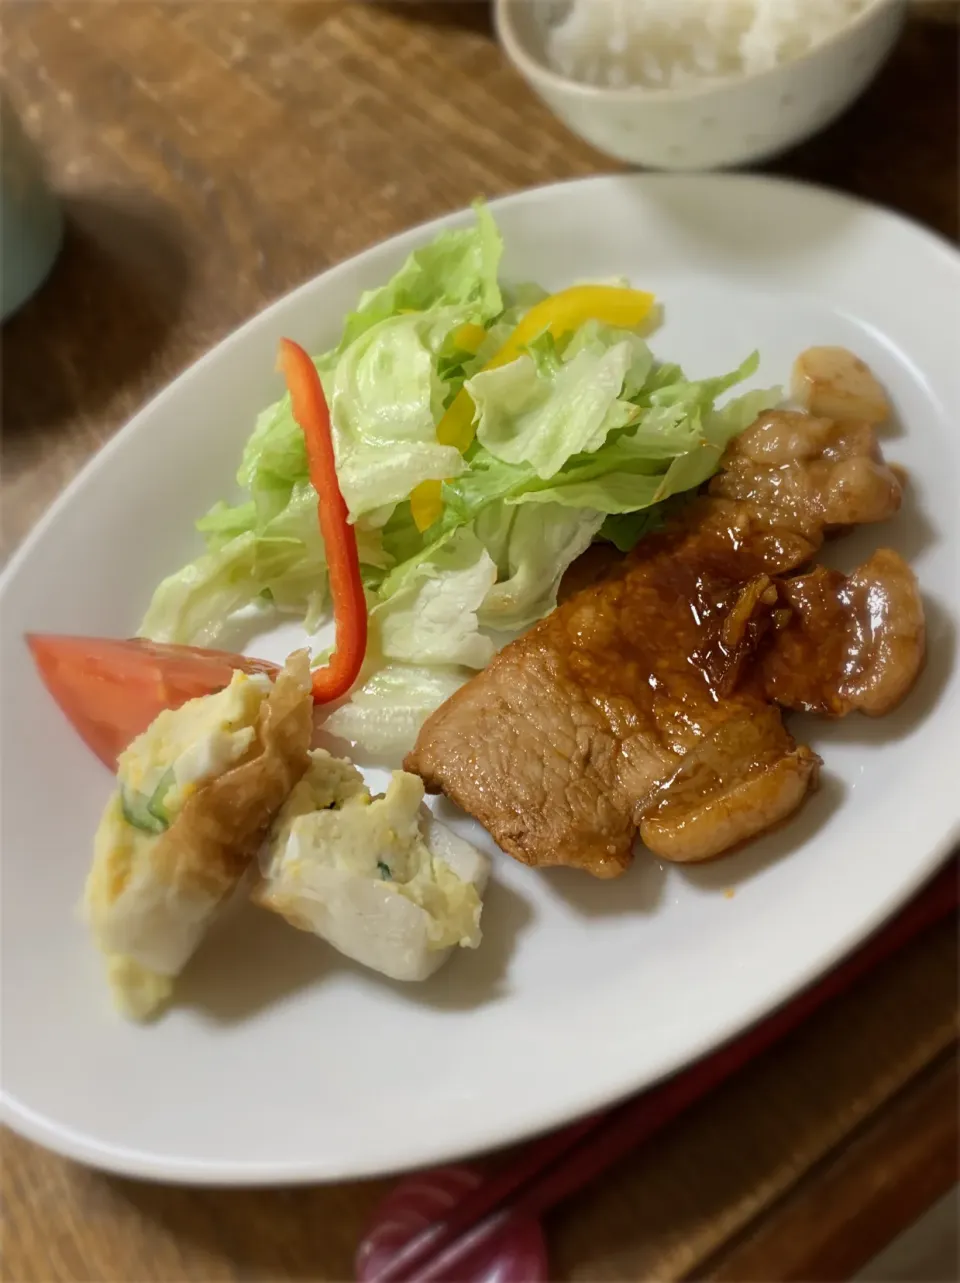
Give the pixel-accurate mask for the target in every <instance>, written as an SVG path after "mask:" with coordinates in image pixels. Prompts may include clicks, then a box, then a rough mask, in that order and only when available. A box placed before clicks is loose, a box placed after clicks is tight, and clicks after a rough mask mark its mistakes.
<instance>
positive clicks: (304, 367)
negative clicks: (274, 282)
mask: <svg viewBox="0 0 960 1283" xmlns="http://www.w3.org/2000/svg"><path fill="white" fill-rule="evenodd" d="M279 367H280V370H281V371H282V373H283V376H284V378H285V379H286V381H287V388H288V389H289V392H290V400H291V402H292V405H293V417H294V418H295V419H296V421H297V423H298V424H299V425H300V427H301V428H302V429H303V436H304V440H305V441H306V445H307V465H308V469H309V473H310V483H311V485H312V486H313V488H314V490H316V492H317V496H318V504H317V506H318V510H319V514H320V531H321V533H322V535H323V542H324V546H325V548H326V553H327V566H328V568H329V571H330V595H331V596H332V597H333V619H334V624H335V627H336V643H335V646H334V651H333V654H332V655H331V657H330V662H329V663H328V664H327V665H325V667H323V668H318V669H316V670H315V672H314V674H313V699H314V702H315V703H317V704H326V703H329V702H330V700H334V699H339V698H340V696H341V695H345V694H346V693H347V691H348V690H349V689H350V687H351V686H352V685H353V683H354V682H355V681H356V680H357V677H358V676H359V674H360V668H361V666H362V664H363V657H364V655H365V654H366V650H367V602H366V598H365V597H364V595H363V582H362V580H361V578H360V557H359V555H358V553H357V537H356V535H355V533H354V530H353V527H352V526H351V525H350V523H349V521H348V520H347V505H346V504H345V503H344V501H343V495H342V494H341V492H340V482H339V481H338V480H337V464H336V459H335V458H334V453H333V437H332V435H331V431H330V411H329V409H328V407H327V399H326V397H325V396H324V394H323V386H322V384H321V383H320V375H319V374H318V373H317V367H316V366H315V365H314V363H313V362H312V361H311V359H310V357H309V356H308V355H307V353H306V352H305V351H304V350H303V348H302V347H300V345H299V344H297V343H294V342H292V341H291V340H290V339H281V340H280V357H279Z"/></svg>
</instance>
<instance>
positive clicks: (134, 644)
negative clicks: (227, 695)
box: [27, 633, 279, 771]
mask: <svg viewBox="0 0 960 1283" xmlns="http://www.w3.org/2000/svg"><path fill="white" fill-rule="evenodd" d="M27 645H28V646H29V647H30V650H31V652H32V654H33V658H34V661H35V663H36V665H37V668H38V669H39V671H40V676H41V677H42V678H43V683H44V685H45V686H46V688H47V690H48V691H49V692H50V694H51V695H52V696H53V698H54V699H55V700H56V701H57V703H58V704H59V705H60V708H61V709H62V710H63V712H64V714H65V716H66V717H67V718H68V719H69V721H70V723H71V725H72V726H73V728H74V730H75V731H76V732H77V734H78V735H79V736H80V738H81V739H82V740H83V741H84V743H85V744H86V745H87V747H88V748H90V749H92V750H93V752H94V753H96V755H97V757H99V759H100V761H101V762H103V763H104V765H105V766H108V767H109V768H110V770H111V771H113V770H115V769H116V765H117V757H118V755H119V754H120V753H122V752H123V750H124V749H125V748H126V747H127V745H128V744H129V743H130V741H131V740H133V739H135V738H136V737H137V736H138V735H139V734H140V733H141V731H145V730H146V729H147V727H148V726H149V725H150V723H151V722H152V721H153V719H154V718H155V717H156V716H157V715H158V714H159V713H161V712H162V711H163V710H164V709H165V708H179V707H180V705H181V704H185V703H186V702H187V700H188V699H194V698H195V697H196V696H198V695H212V694H213V693H214V692H215V691H219V690H223V688H224V687H225V686H227V685H229V683H230V679H231V677H232V676H233V672H234V669H237V668H240V669H242V670H243V671H244V672H245V673H268V674H269V675H270V676H275V675H276V674H277V673H278V672H279V667H278V665H276V664H271V663H268V662H267V660H264V659H248V658H247V657H246V656H245V655H234V654H231V652H230V651H226V650H206V649H204V648H202V647H200V646H172V645H166V644H163V643H158V642H151V641H146V640H144V639H142V638H134V639H132V640H130V641H117V640H115V639H112V638H106V637H69V636H55V635H53V634H49V633H30V634H28V635H27Z"/></svg>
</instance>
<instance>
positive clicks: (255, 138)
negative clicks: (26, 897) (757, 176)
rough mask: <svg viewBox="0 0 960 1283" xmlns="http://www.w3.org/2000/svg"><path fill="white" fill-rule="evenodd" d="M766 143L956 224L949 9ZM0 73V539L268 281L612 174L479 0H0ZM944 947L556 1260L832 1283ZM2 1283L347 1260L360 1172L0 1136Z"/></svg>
mask: <svg viewBox="0 0 960 1283" xmlns="http://www.w3.org/2000/svg"><path fill="white" fill-rule="evenodd" d="M922 8H923V10H924V11H925V12H922V13H919V14H918V15H917V16H914V17H913V18H912V20H911V22H910V24H909V27H908V29H907V31H906V33H905V35H904V38H903V41H902V44H901V45H900V47H899V49H898V50H897V52H896V54H895V55H894V57H893V59H892V61H891V62H890V64H889V65H888V67H887V69H886V70H885V71H884V73H883V74H882V76H881V78H880V80H879V81H878V82H877V84H876V85H875V86H874V88H873V89H872V90H871V91H870V92H869V93H868V94H867V96H866V97H865V98H864V99H862V100H861V102H860V103H859V104H858V105H857V106H856V107H854V109H853V110H852V111H851V112H850V113H849V114H848V115H847V116H846V117H845V118H844V119H843V120H842V121H841V122H840V123H839V124H837V125H836V126H834V127H833V128H832V129H831V130H830V131H828V132H827V133H826V134H824V135H823V136H821V137H820V138H818V139H816V140H814V141H813V142H811V143H808V144H807V145H805V146H803V147H802V148H800V149H798V150H797V151H795V152H793V153H792V154H790V155H789V156H787V157H785V158H784V159H783V160H781V161H779V162H778V163H777V164H776V165H775V166H774V167H773V168H774V169H775V170H776V171H777V172H780V173H786V174H792V175H797V176H801V177H804V178H810V179H814V180H816V181H819V182H824V183H828V184H831V185H834V186H837V187H841V188H844V189H846V190H848V191H852V192H856V193H857V194H859V195H862V196H866V197H869V198H871V199H874V200H878V201H881V202H883V203H885V204H888V205H892V206H894V207H896V208H899V209H901V210H903V211H904V212H905V213H907V214H909V215H911V216H912V217H914V218H917V219H919V220H920V221H922V222H924V223H926V224H928V225H929V226H931V227H933V228H935V229H936V230H938V231H939V232H941V233H943V234H945V235H947V236H951V237H955V236H956V234H957V191H958V188H957V133H956V114H955V113H956V85H957V46H956V39H955V33H954V30H953V29H952V28H951V27H950V26H949V25H945V23H944V18H945V17H946V19H947V20H949V16H950V14H949V10H950V9H951V6H944V5H932V6H922ZM3 38H4V45H5V65H6V77H7V85H8V88H9V91H10V93H11V96H12V97H13V98H14V101H15V103H16V104H17V106H18V107H19V108H20V110H21V112H22V114H23V116H24V118H25V122H26V124H27V127H28V128H29V130H30V131H31V132H32V133H33V134H34V135H35V136H36V137H37V138H38V139H39V140H40V142H41V145H42V147H43V148H44V150H45V152H46V154H47V155H48V157H49V159H50V164H51V169H52V172H53V175H54V177H55V180H56V183H57V185H58V187H59V189H60V190H61V191H62V192H63V194H64V197H65V200H66V206H67V210H68V216H69V225H68V231H67V238H66V245H65V248H64V252H63V256H62V259H61V261H60V263H59V265H58V267H57V269H56V272H55V274H54V276H53V277H52V278H51V280H50V282H49V283H48V285H47V287H46V288H45V289H44V291H43V292H42V293H41V294H40V295H39V296H38V297H37V298H36V299H35V300H34V301H33V302H32V303H30V304H29V305H28V306H27V307H26V308H25V309H24V310H23V311H22V312H21V313H20V314H19V315H18V316H17V317H15V318H14V319H13V320H12V321H11V322H10V323H9V324H8V325H7V326H6V327H5V329H4V333H3V340H4V350H3V356H4V385H3V426H4V437H3V489H2V497H3V527H4V540H5V546H6V548H7V549H8V550H9V548H11V547H12V546H13V545H14V544H16V543H17V542H18V541H19V539H20V538H21V537H22V536H23V534H24V533H25V532H26V531H27V530H28V529H29V528H30V526H31V525H32V524H33V522H34V521H35V520H36V518H37V516H38V515H39V514H40V512H41V511H42V510H43V509H44V508H45V507H46V505H47V504H48V503H49V501H50V499H51V498H52V496H53V495H54V494H55V493H56V492H57V491H58V490H59V489H60V488H61V487H62V485H63V484H64V483H65V482H66V481H67V479H68V478H69V477H70V476H71V475H72V474H73V473H74V472H75V471H76V470H77V469H78V468H79V467H80V466H81V464H82V463H83V462H84V461H85V460H86V459H87V458H88V456H89V455H90V453H91V452H92V451H93V450H94V449H95V448H96V447H97V446H98V445H100V444H101V443H102V442H103V441H104V440H105V439H106V438H107V437H108V436H109V435H110V433H111V432H113V431H114V430H115V429H116V428H117V427H118V426H120V425H121V424H122V423H123V422H124V421H125V420H126V419H127V418H128V417H129V415H130V413H131V412H132V411H133V410H134V409H135V408H136V407H137V406H139V405H140V404H141V403H142V402H143V400H144V399H145V398H146V397H147V396H148V395H149V394H151V393H152V392H153V391H154V390H155V389H157V388H158V387H159V386H161V385H162V384H163V383H165V382H166V381H167V380H168V379H170V378H171V377H172V376H173V375H174V374H176V373H177V372H178V371H179V370H181V369H182V368H183V367H184V366H185V365H186V364H187V363H188V362H190V361H191V360H193V359H194V358H195V357H196V356H197V355H198V354H199V353H200V352H201V351H203V350H204V349H205V348H206V347H208V346H209V345H210V344H211V343H213V342H214V341H215V340H217V339H218V338H219V337H221V336H222V335H223V334H225V333H227V332H228V331H229V330H230V329H232V328H233V327H234V326H235V325H236V324H237V323H238V322H239V321H241V320H243V319H244V318H245V317H246V316H247V315H249V314H250V312H252V311H253V310H255V309H256V308H258V307H260V306H261V305H262V304H263V303H264V302H266V301H267V300H268V299H270V298H273V297H275V296H276V295H278V294H280V293H281V292H283V291H285V290H286V289H288V288H290V287H291V286H293V285H295V284H297V283H298V282H300V281H302V280H303V279H305V278H306V277H309V276H311V275H313V274H314V273H316V272H318V271H320V270H322V269H323V268H324V267H326V266H328V265H329V264H331V263H334V262H337V261H338V260H340V259H343V258H345V257H346V256H348V255H350V254H353V253H355V252H356V251H358V250H361V249H363V248H364V247H365V246H367V245H369V244H371V243H372V242H374V241H376V240H378V239H380V238H382V237H384V236H387V235H390V234H391V233H393V232H396V231H398V230H400V229H401V228H405V227H408V226H410V225H411V224H414V223H417V222H420V221H421V220H423V219H425V218H428V217H431V216H433V215H436V214H439V213H441V212H443V211H445V210H451V209H455V208H457V207H459V206H462V205H464V204H465V203H466V202H467V201H469V200H470V199H471V198H472V197H473V196H474V195H476V194H477V193H479V192H483V193H485V194H487V195H489V196H495V195H498V194H500V193H502V192H508V191H513V190H515V189H517V188H520V187H526V186H529V185H532V184H536V183H540V182H545V181H549V180H552V179H557V178H567V177H577V176H580V175H584V174H590V173H594V172H597V171H601V170H609V169H611V168H614V166H613V165H612V164H611V163H610V162H608V161H607V160H605V159H604V158H603V157H601V156H599V155H598V154H597V153H595V152H594V151H592V150H591V149H590V148H589V147H587V146H586V145H585V144H583V143H580V142H578V141H577V140H576V139H575V138H573V137H572V136H571V135H570V134H568V133H567V132H566V130H565V129H564V128H563V127H562V126H561V125H560V124H559V123H558V122H557V121H556V120H554V118H553V117H552V116H551V115H550V114H549V113H548V112H547V110H546V109H545V108H544V107H543V106H541V105H540V104H539V103H538V102H537V101H536V100H535V99H534V98H533V97H532V96H531V94H530V93H529V92H528V91H527V89H526V88H525V87H524V85H523V84H522V83H521V81H520V80H519V79H518V78H517V76H516V75H515V74H514V73H513V71H512V70H511V69H510V67H509V66H508V65H507V64H506V62H505V61H504V60H503V59H502V58H501V56H500V55H499V53H498V51H497V48H496V45H495V44H494V42H493V40H492V38H491V35H490V30H489V16H488V11H487V8H486V6H485V5H482V4H472V3H451V4H442V5H432V6H424V5H418V4H364V5H360V4H344V3H339V2H338V0H327V2H325V3H299V4H281V3H260V4H257V5H255V6H254V5H250V6H247V5H244V4H242V3H229V4H227V3H208V4H167V3H160V4H150V3H137V4H124V3H108V2H98V0H95V2H93V3H87V2H86V0H69V2H66V0H65V2H64V3H49V2H48V3H17V2H16V0H13V2H10V0H8V3H7V4H6V5H5V6H4V23H3ZM957 973H958V954H957V940H956V929H955V924H953V923H947V924H944V925H943V926H942V927H941V928H939V929H937V930H935V931H932V932H931V933H929V935H928V936H926V937H925V938H924V939H923V940H921V941H920V942H919V943H917V944H915V945H914V946H913V947H912V948H910V949H909V950H908V951H907V952H906V953H905V954H904V955H903V956H902V957H900V958H899V959H897V961H896V962H895V963H892V964H890V965H888V966H886V967H884V968H883V970H882V971H880V972H879V973H877V974H876V975H875V976H874V977H872V978H871V979H870V980H869V981H868V982H866V983H865V984H863V985H862V986H860V988H859V989H857V990H856V991H855V992H854V993H852V994H850V995H849V996H848V997H846V998H845V999H843V1000H841V1001H840V1002H838V1003H836V1004H834V1005H833V1006H832V1007H831V1008H829V1009H828V1010H826V1011H824V1012H823V1013H822V1014H821V1015H820V1016H819V1017H817V1018H816V1019H815V1020H813V1021H812V1022H811V1023H810V1024H809V1026H808V1027H806V1028H805V1029H804V1030H803V1031H802V1033H800V1034H798V1035H796V1036H794V1037H793V1038H792V1039H790V1041H789V1042H788V1043H786V1044H784V1045H783V1046H782V1047H780V1048H778V1049H777V1050H776V1051H775V1052H773V1053H772V1054H770V1055H767V1056H765V1057H764V1058H763V1059H762V1060H760V1061H758V1062H756V1063H755V1064H754V1065H753V1066H752V1067H751V1068H750V1069H749V1070H748V1071H747V1072H746V1073H744V1074H742V1075H741V1076H740V1077H739V1078H738V1079H737V1080H736V1081H735V1082H733V1083H731V1084H729V1085H728V1086H726V1087H724V1088H723V1089H722V1090H720V1091H718V1092H717V1093H716V1094H715V1095H714V1096H713V1097H712V1098H711V1099H710V1100H708V1101H707V1102H706V1103H704V1104H703V1105H702V1106H701V1107H699V1108H698V1109H696V1110H695V1111H694V1112H692V1113H691V1114H690V1115H689V1116H688V1117H687V1118H685V1119H683V1120H682V1121H681V1122H680V1123H678V1124H677V1125H675V1126H673V1127H672V1128H670V1129H669V1130H668V1131H667V1132H666V1133H664V1134H663V1135H662V1136H661V1137H660V1138H659V1139H658V1140H657V1141H656V1142H655V1143H654V1144H652V1145H650V1146H649V1147H647V1148H646V1149H645V1150H644V1151H643V1152H642V1153H640V1154H638V1155H636V1156H635V1157H633V1158H632V1159H631V1160H630V1161H629V1162H627V1163H624V1164H623V1165H621V1167H620V1168H618V1169H617V1170H616V1171H615V1172H614V1173H612V1174H610V1175H609V1176H608V1177H607V1178H606V1179H604V1180H602V1181H600V1182H599V1183H598V1184H597V1185H596V1186H594V1188H592V1189H591V1190H590V1191H588V1192H587V1193H585V1194H583V1195H582V1196H580V1197H579V1198H577V1199H576V1200H574V1201H573V1202H571V1203H570V1204H569V1205H568V1206H565V1207H563V1208H561V1209H560V1210H559V1211H558V1213H557V1214H556V1215H555V1216H554V1217H553V1219H552V1221H551V1223H550V1225H549V1234H550V1240H551V1248H552V1258H553V1263H554V1276H555V1277H556V1278H558V1279H584V1280H586V1279H589V1280H601V1279H641V1278H642V1279H655V1280H669V1279H679V1278H687V1277H698V1278H700V1277H702V1278H725V1279H737V1280H744V1279H758V1280H759V1279H832V1278H840V1277H843V1276H844V1275H845V1274H847V1273H849V1272H850V1271H851V1270H852V1269H854V1268H855V1267H856V1266H857V1265H858V1264H859V1263H860V1262H861V1261H863V1260H865V1259H866V1258H867V1257H868V1256H870V1255H871V1254H872V1253H873V1252H874V1251H875V1250H876V1249H877V1248H879V1247H880V1246H881V1245H882V1244H883V1243H884V1242H885V1241H886V1240H887V1239H888V1238H889V1237H890V1236H891V1235H892V1234H893V1233H895V1232H896V1231H897V1230H898V1229H899V1228H900V1227H901V1226H903V1225H905V1224H907V1223H909V1222H910V1221H911V1220H912V1219H914V1218H915V1216H916V1215H917V1214H918V1213H919V1212H920V1211H921V1210H922V1209H923V1208H924V1207H925V1206H927V1205H928V1204H929V1203H930V1202H932V1200H933V1199H934V1198H935V1197H937V1196H938V1195H939V1194H941V1193H942V1192H943V1191H944V1190H946V1189H947V1188H949V1185H950V1183H951V1181H953V1180H955V1179H956V1152H957V1135H956V1119H957V1103H958V1102H957V1078H956V1069H955V1056H956V1037H957V1026H958V996H957ZM2 1159H3V1164H2V1193H3V1204H4V1234H3V1243H2V1246H3V1252H4V1263H3V1267H2V1276H3V1278H4V1279H5V1280H9V1281H10V1283H51V1281H54V1280H56V1281H60V1280H76V1281H79V1280H97V1281H99V1280H117V1283H120V1281H128V1280H153V1281H161V1280H162V1281H163V1283H180V1280H197V1283H200V1281H203V1283H209V1281H210V1280H214V1279H252V1278H270V1279H317V1280H335V1279H344V1278H347V1277H349V1275H350V1269H351V1255H352V1250H353V1247H354V1244H355V1242H356V1239H357V1236H358V1234H359V1233H360V1230H361V1227H362V1225H363V1223H364V1220H365V1218H366V1216H367V1215H368V1213H369V1210H370V1208H371V1207H372V1206H373V1204H374V1203H375V1202H376V1200H377V1198H378V1197H379V1196H380V1194H381V1193H382V1190H383V1188H384V1185H383V1184H382V1183H378V1182H368V1183H364V1184H358V1185H344V1186H338V1187H332V1188H324V1189H301V1190H272V1191H233V1192H223V1191H221V1192H217V1191H191V1190H177V1189H168V1188H163V1187H159V1186H151V1185H146V1184H141V1183H138V1182H135V1181H130V1180H121V1179H118V1178H114V1177H110V1176H102V1175H99V1174H97V1173H94V1172H88V1171H85V1170H83V1169H81V1168H79V1167H76V1166H74V1165H72V1164H70V1163H67V1162H65V1161H63V1160H61V1159H59V1158H56V1157H54V1156H52V1155H49V1154H46V1153H44V1152H43V1151H41V1150H39V1149H37V1148H35V1147H33V1146H31V1145H30V1144H28V1143H27V1142H25V1141H22V1140H20V1139H19V1138H16V1137H13V1136H10V1135H8V1136H7V1137H6V1138H5V1140H4V1144H3V1151H2Z"/></svg>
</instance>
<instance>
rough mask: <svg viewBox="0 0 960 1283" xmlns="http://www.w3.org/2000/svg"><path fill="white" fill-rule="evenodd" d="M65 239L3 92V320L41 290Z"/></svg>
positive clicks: (0, 136)
mask: <svg viewBox="0 0 960 1283" xmlns="http://www.w3.org/2000/svg"><path fill="white" fill-rule="evenodd" d="M62 239H63V215H62V212H61V209H60V205H59V203H58V201H57V199H56V197H55V196H54V194H53V192H52V191H51V190H50V187H49V186H48V184H47V181H46V177H45V175H44V171H43V164H42V162H41V159H40V156H39V154H38V152H37V149H36V148H35V147H34V145H33V143H32V142H31V141H30V139H29V138H28V137H27V135H26V134H25V133H24V131H23V126H22V125H21V124H20V120H19V119H18V117H17V113H16V112H15V111H14V109H13V107H12V106H11V104H10V102H9V101H8V99H7V98H6V96H5V95H4V94H2V93H0V321H3V320H6V319H7V317H8V316H10V315H11V314H12V313H13V312H15V311H16V310H17V308H18V307H20V306H21V304H23V303H25V302H26V301H27V299H28V298H30V296H31V295H32V294H34V293H36V291H37V290H38V289H39V288H40V286H41V285H42V284H43V282H44V281H45V280H46V278H47V276H48V275H49V273H50V269H51V268H52V267H53V264H54V262H55V261H56V258H57V254H58V253H59V251H60V244H61V241H62Z"/></svg>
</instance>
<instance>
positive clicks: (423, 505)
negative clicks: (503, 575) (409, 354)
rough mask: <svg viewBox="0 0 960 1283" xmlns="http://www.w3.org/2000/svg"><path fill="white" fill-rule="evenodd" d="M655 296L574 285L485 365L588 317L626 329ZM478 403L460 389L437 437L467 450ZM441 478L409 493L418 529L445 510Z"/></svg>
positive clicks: (505, 360)
mask: <svg viewBox="0 0 960 1283" xmlns="http://www.w3.org/2000/svg"><path fill="white" fill-rule="evenodd" d="M654 302H655V299H654V296H653V295H652V294H647V293H645V292H644V291H643V290H629V289H624V288H622V287H621V286H617V285H573V286H571V287H570V289H567V290H561V291H560V293H559V294H551V295H550V296H549V297H548V298H545V299H543V300H542V301H541V302H539V303H537V304H535V305H534V306H533V307H532V308H531V309H530V311H529V312H528V313H527V314H526V316H525V317H524V318H523V320H522V321H521V322H520V324H519V325H518V326H517V327H516V329H515V330H514V331H513V333H512V334H511V335H510V337H509V338H508V339H507V341H506V343H504V345H503V347H502V348H501V349H500V350H499V352H497V353H496V355H495V356H493V357H492V358H491V359H490V360H489V361H488V362H487V364H486V365H485V366H484V367H483V368H484V370H495V369H496V368H497V367H498V366H500V365H507V364H509V362H510V361H515V360H516V359H517V357H518V356H521V355H522V353H523V351H524V349H525V348H526V347H527V346H528V344H530V343H532V342H533V340H534V339H536V338H539V336H540V335H541V334H544V333H546V332H549V333H550V334H552V335H553V337H554V338H555V339H559V338H562V337H563V336H564V335H566V334H569V333H571V331H573V330H578V329H579V328H580V326H581V325H583V324H584V322H585V321H601V322H603V324H605V325H616V326H619V327H620V328H622V329H625V330H631V329H634V328H635V327H636V326H638V325H639V324H640V323H641V321H644V320H646V318H647V317H648V316H649V315H650V312H651V311H652V309H653V305H654ZM474 411H475V407H474V404H473V399H472V398H471V396H470V393H469V392H468V391H467V389H466V388H465V387H463V388H461V389H460V391H459V392H458V393H457V395H456V396H455V397H454V399H453V401H452V402H451V404H450V406H449V408H448V409H447V411H446V413H445V414H444V416H443V418H442V419H441V420H440V422H439V423H438V424H437V441H438V442H439V443H440V445H452V446H456V447H457V449H458V450H459V451H460V453H461V454H463V453H464V452H465V451H466V450H467V449H469V446H470V443H471V441H472V440H473V436H474V426H473V416H474ZM441 485H442V482H440V481H422V482H421V483H420V485H418V486H417V487H416V488H415V490H414V491H413V494H412V495H411V496H410V509H411V512H412V514H413V519H414V521H415V522H416V526H417V529H418V530H420V531H421V532H422V531H424V530H427V529H428V528H429V527H430V526H432V525H433V523H434V522H435V521H436V520H437V519H438V518H439V517H440V515H441V514H442V512H443V500H442V499H441V496H440V487H441Z"/></svg>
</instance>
